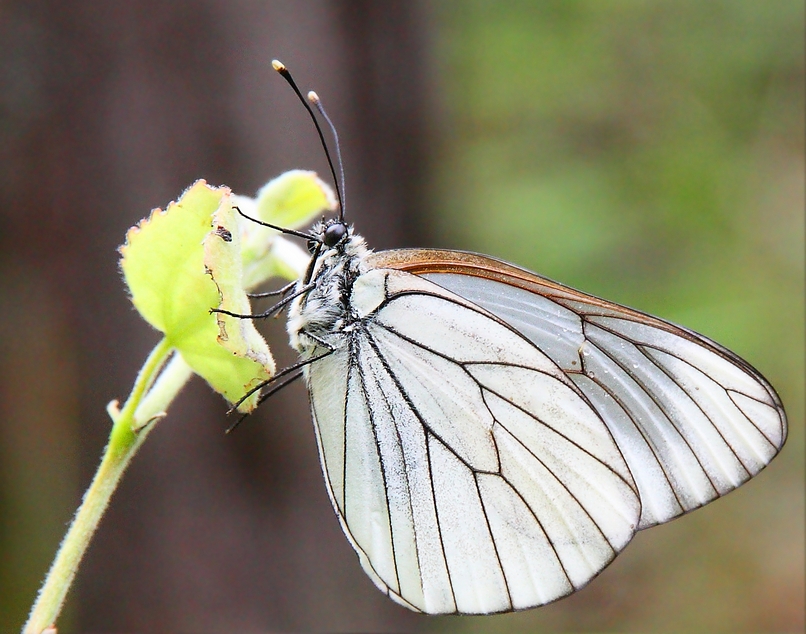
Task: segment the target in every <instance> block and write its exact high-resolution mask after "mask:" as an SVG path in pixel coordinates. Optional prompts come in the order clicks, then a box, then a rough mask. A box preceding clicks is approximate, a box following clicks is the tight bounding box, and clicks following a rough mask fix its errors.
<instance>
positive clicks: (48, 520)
mask: <svg viewBox="0 0 806 634" xmlns="http://www.w3.org/2000/svg"><path fill="white" fill-rule="evenodd" d="M419 6H420V5H419V4H417V3H380V2H378V3H373V2H368V1H365V2H325V1H321V2H306V3H299V2H291V1H287V2H272V3H257V2H251V3H247V2H240V3H232V2H224V1H222V0H216V1H208V2H204V3H201V2H187V1H186V2H170V3H165V2H154V1H146V0H144V1H140V2H132V3H93V2H71V3H53V2H35V1H34V2H31V1H28V2H16V3H7V4H6V6H5V7H4V9H3V15H2V17H0V19H2V23H0V34H2V35H3V38H4V42H5V46H4V53H3V57H4V69H5V70H4V72H5V73H6V74H7V80H8V81H4V82H3V83H4V85H6V87H5V88H4V93H5V95H4V96H3V97H2V99H3V104H4V108H3V121H4V123H3V126H2V130H0V132H2V134H3V143H2V148H1V149H0V152H2V154H0V156H2V161H3V169H2V179H3V180H2V182H0V196H2V198H1V199H0V203H2V213H3V225H2V226H3V229H2V230H0V267H2V269H1V270H0V279H2V281H3V287H2V288H3V292H2V304H0V307H2V308H3V311H2V313H3V316H2V318H1V319H2V321H0V326H2V329H3V338H2V341H3V355H4V360H3V363H4V366H5V368H6V369H5V370H4V371H3V373H2V375H0V386H2V389H3V394H2V395H3V411H2V414H3V421H4V422H3V427H2V431H0V443H2V446H3V448H2V449H0V459H2V460H3V465H5V466H3V469H2V471H0V475H2V478H3V479H2V481H0V483H2V486H3V496H2V498H0V505H2V506H0V515H2V518H3V519H2V522H3V524H2V526H3V531H2V533H0V539H2V540H3V543H2V544H0V546H2V548H3V550H4V551H5V550H8V551H9V552H11V551H12V550H14V549H16V551H15V552H16V555H15V557H13V558H12V559H10V560H9V561H10V562H11V566H10V567H9V566H6V565H5V564H4V566H2V567H3V568H5V570H4V571H3V572H0V594H3V595H4V596H6V597H7V599H0V601H3V602H4V603H3V608H4V609H3V610H0V612H2V613H8V615H9V616H8V619H9V620H8V622H5V621H3V622H0V629H2V630H3V631H5V630H12V629H13V628H17V627H19V625H20V624H21V623H22V620H23V616H24V610H25V609H27V607H28V605H30V602H31V601H32V600H33V598H34V592H35V589H36V584H37V583H38V582H39V580H40V579H41V575H42V574H43V573H44V571H45V569H46V567H47V565H48V563H49V560H50V558H51V557H52V555H53V553H54V552H55V549H56V547H57V545H58V539H59V536H60V534H61V532H62V531H63V527H64V523H65V522H67V521H68V520H69V517H70V514H71V513H72V511H73V510H74V509H75V507H76V506H77V504H78V502H79V499H80V495H81V490H83V488H84V487H85V486H86V485H87V483H88V482H89V479H90V477H91V475H92V472H93V471H94V468H95V466H96V464H97V460H98V458H99V456H100V453H101V449H102V447H103V445H104V443H105V440H106V436H107V434H108V430H109V425H110V423H109V421H108V419H107V417H106V414H105V412H104V405H105V404H106V402H107V401H109V400H111V399H112V398H121V399H123V398H125V397H126V396H127V392H128V389H129V388H130V386H131V384H132V381H133V380H134V376H135V372H136V370H137V368H138V367H139V366H140V364H141V363H142V362H143V360H144V359H145V357H146V355H147V353H148V351H149V350H150V348H151V347H152V346H153V345H154V344H155V343H156V341H157V339H158V337H157V335H156V333H154V332H150V331H149V329H148V327H147V326H146V325H145V323H143V322H142V320H141V319H140V318H139V317H138V316H137V315H136V314H135V313H134V312H133V311H132V309H131V305H130V303H129V302H128V300H127V298H126V296H125V292H124V290H123V286H122V284H121V282H120V275H119V273H118V270H117V254H116V252H115V249H116V247H117V246H118V245H119V244H120V243H121V242H122V239H123V236H124V233H125V231H126V229H127V228H128V226H129V225H131V224H134V223H135V222H136V221H137V220H138V219H139V218H140V217H142V216H145V215H147V213H148V211H149V210H150V209H151V208H152V207H156V206H163V207H164V205H165V204H166V203H167V202H168V201H169V200H171V199H174V198H176V197H177V196H178V194H179V193H180V192H181V191H182V189H183V188H184V187H186V186H187V185H189V184H190V183H191V182H193V181H194V180H195V179H197V178H205V179H207V180H208V182H212V183H214V184H220V183H224V184H227V185H229V186H231V187H232V188H233V189H235V190H236V191H238V192H241V193H244V194H252V193H253V192H254V191H255V190H256V189H257V188H258V187H259V186H260V185H261V184H263V183H264V182H265V181H266V180H268V179H269V178H270V177H272V176H273V175H276V174H277V173H279V172H281V171H284V170H286V169H290V168H295V167H303V168H313V169H316V170H317V171H319V173H320V174H322V175H323V176H325V175H327V174H328V171H327V166H326V163H325V161H324V157H323V155H322V152H321V149H320V148H319V146H318V142H317V139H316V136H315V132H314V130H313V129H312V127H311V126H310V122H309V121H308V119H307V115H306V113H305V112H304V111H303V109H302V107H301V106H300V105H299V103H298V102H297V101H296V100H295V97H294V96H293V93H291V91H290V90H289V89H288V87H287V86H286V85H285V83H284V82H283V81H282V80H281V79H280V78H279V77H277V76H276V75H275V74H274V73H273V72H272V70H271V67H270V65H269V62H270V60H271V58H272V57H278V58H280V59H282V60H283V61H284V62H285V63H286V64H287V65H288V66H289V67H290V68H291V69H292V71H293V72H294V73H295V76H296V78H297V80H298V81H299V83H300V84H301V87H303V89H308V88H315V89H316V90H317V92H318V93H319V94H320V96H321V97H322V98H323V101H324V103H325V105H326V106H327V108H328V110H329V113H330V115H331V117H332V118H333V119H334V121H335V122H336V123H337V125H338V127H339V132H340V134H341V140H342V144H343V146H342V149H343V153H344V157H345V167H346V171H347V199H348V209H347V213H348V218H349V219H350V220H351V221H354V222H356V224H357V225H358V228H359V231H360V232H361V233H363V234H364V235H365V236H366V237H367V238H368V240H369V242H370V244H372V245H373V246H376V247H390V246H402V245H404V244H405V245H414V244H416V243H417V242H419V241H420V240H421V239H423V236H422V235H421V234H422V231H421V228H420V227H421V225H420V223H419V221H420V220H421V219H422V218H423V217H425V214H426V213H427V209H426V203H425V197H424V195H423V191H424V173H425V166H426V151H425V143H424V138H423V131H424V130H425V127H426V124H425V122H426V118H427V116H428V111H429V106H428V96H427V91H426V89H425V84H426V83H427V82H426V81H425V75H426V74H425V73H424V71H423V69H424V68H425V63H426V61H427V59H428V50H427V41H428V38H427V36H426V34H425V33H424V29H425V24H424V22H425V20H424V18H423V16H422V15H421V14H420V10H419ZM266 331H267V334H268V336H269V338H270V344H271V346H272V349H273V350H275V351H277V352H278V357H279V362H280V363H281V364H282V363H284V362H290V361H291V360H292V359H293V356H292V354H291V352H290V351H288V350H287V347H286V344H285V334H284V328H283V324H282V321H274V322H272V323H270V324H269V325H268V328H267V329H266ZM225 410H226V406H225V404H224V403H223V401H221V399H219V398H218V397H216V396H215V395H213V394H212V392H211V391H210V390H209V389H208V388H207V387H206V386H205V385H204V384H203V383H202V382H201V381H199V380H194V382H193V383H192V384H191V385H190V386H189V387H188V388H187V389H186V391H185V392H184V393H183V394H182V396H181V397H180V399H179V400H178V401H177V403H176V404H175V405H174V407H173V408H172V409H171V412H170V415H169V417H168V418H167V419H166V420H164V421H163V422H161V423H160V426H159V428H158V429H157V430H156V431H155V432H154V433H153V435H152V436H151V437H150V439H149V442H147V443H146V445H145V447H144V448H143V449H142V451H141V454H140V455H138V456H137V457H136V459H135V461H134V463H133V465H132V467H131V469H130V471H129V472H128V473H127V474H126V476H125V477H124V482H123V484H122V486H121V488H120V490H119V491H118V493H117V494H116V496H115V498H114V499H113V502H112V506H111V509H110V511H109V513H108V515H107V516H106V517H105V518H104V520H103V522H102V524H101V527H100V530H99V533H98V535H97V537H96V540H95V542H94V543H93V545H92V546H91V548H90V551H89V553H88V556H87V559H86V560H85V562H84V564H83V566H82V569H81V570H80V572H79V577H78V583H77V588H76V589H75V590H74V592H73V594H72V595H71V596H70V597H69V598H68V605H69V608H68V613H67V616H68V619H72V627H73V628H74V629H76V630H78V631H144V632H145V631H209V632H215V631H229V632H232V631H268V630H300V629H302V630H307V629H315V630H328V631H331V630H333V631H335V630H345V629H346V630H350V629H361V630H384V629H387V630H412V629H414V628H416V627H417V624H418V621H417V620H416V617H414V616H412V615H411V614H410V613H409V612H408V611H406V610H404V609H403V608H399V607H397V606H396V605H394V604H393V603H392V602H391V601H389V600H388V599H386V598H385V597H383V595H381V594H380V593H379V592H377V591H376V590H375V589H374V587H373V586H372V583H371V582H370V580H369V579H368V578H367V577H366V576H365V575H364V574H363V572H362V571H361V569H360V567H359V565H358V562H357V560H356V557H355V555H354V554H353V552H352V549H351V548H350V547H349V545H348V543H347V541H346V540H345V539H344V537H343V536H342V534H341V530H340V528H339V525H338V522H337V520H336V518H335V516H334V514H333V511H332V509H331V506H330V502H329V500H328V498H327V495H326V492H325V488H324V485H323V483H322V477H321V471H320V467H319V462H318V457H317V453H316V446H315V440H314V437H313V430H312V426H311V421H310V417H309V413H308V404H307V397H306V395H305V393H304V389H303V388H302V386H301V384H298V385H295V386H294V387H290V388H288V389H287V390H285V391H284V393H283V394H281V395H279V396H278V397H276V398H273V399H272V400H271V402H270V403H269V404H268V405H267V406H265V407H264V408H263V410H262V411H261V412H260V414H258V415H256V416H254V417H252V418H251V419H249V421H248V424H246V425H244V426H243V427H242V428H241V429H240V430H239V432H238V433H236V434H234V436H232V437H225V436H224V434H223V430H224V428H225V427H226V425H227V421H226V420H225V417H224V412H225ZM20 456H24V458H21V457H20ZM10 518H14V519H13V520H12V519H10ZM12 587H13V588H15V591H14V592H12V591H11V589H12ZM12 595H13V596H12ZM6 601H7V602H8V603H6ZM6 608H7V609H6ZM2 618H3V619H5V618H6V617H2ZM70 622H71V621H70V620H68V621H65V624H68V623H70Z"/></svg>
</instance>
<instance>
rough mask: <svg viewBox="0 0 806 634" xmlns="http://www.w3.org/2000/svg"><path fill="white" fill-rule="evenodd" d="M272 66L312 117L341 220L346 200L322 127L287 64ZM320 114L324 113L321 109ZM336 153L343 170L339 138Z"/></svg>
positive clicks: (274, 61)
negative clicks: (333, 187)
mask: <svg viewBox="0 0 806 634" xmlns="http://www.w3.org/2000/svg"><path fill="white" fill-rule="evenodd" d="M271 65H272V68H274V70H276V71H277V72H278V73H280V75H282V77H283V79H285V80H286V81H287V82H288V85H289V86H291V88H293V90H294V92H295V93H296V95H297V97H299V100H300V101H301V102H302V105H303V106H305V109H306V110H307V111H308V114H309V115H311V120H312V121H313V124H314V126H316V132H317V133H318V134H319V141H321V143H322V149H324V151H325V156H326V157H327V164H328V165H329V166H330V174H331V175H332V176H333V183H334V184H335V185H336V196H337V197H338V199H339V219H340V220H341V219H342V218H343V217H344V199H343V198H342V186H341V184H340V182H339V179H338V178H337V177H336V168H335V167H333V160H332V159H331V158H330V150H328V149H327V143H326V142H325V135H324V133H323V132H322V127H321V126H320V125H319V121H317V119H316V115H315V114H314V113H313V110H312V109H311V106H310V105H309V104H308V100H307V99H305V97H303V96H302V93H301V92H300V90H299V88H298V87H297V83H296V82H295V81H294V78H293V77H292V76H291V73H290V72H289V71H288V69H287V68H286V67H285V64H283V63H282V62H281V61H280V60H277V59H274V60H272V62H271ZM315 94H316V93H314V95H315ZM320 112H322V110H321V107H320ZM325 119H326V120H327V122H328V124H329V125H330V129H331V130H332V131H333V136H334V137H336V130H335V128H334V127H333V124H332V123H331V122H330V119H328V118H327V115H325ZM336 152H337V153H338V157H339V167H340V168H341V152H340V151H339V142H338V137H336ZM341 172H342V178H343V177H344V170H343V169H341Z"/></svg>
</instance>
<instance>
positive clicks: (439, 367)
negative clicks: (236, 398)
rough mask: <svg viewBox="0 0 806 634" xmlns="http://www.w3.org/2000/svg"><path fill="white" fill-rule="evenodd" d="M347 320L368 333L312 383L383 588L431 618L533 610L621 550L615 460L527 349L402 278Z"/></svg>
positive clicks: (624, 498)
mask: <svg viewBox="0 0 806 634" xmlns="http://www.w3.org/2000/svg"><path fill="white" fill-rule="evenodd" d="M351 306H352V307H353V308H354V309H355V310H357V311H358V312H359V313H361V314H363V315H365V316H366V319H364V320H363V321H362V322H361V326H360V327H358V328H356V329H355V330H354V331H353V332H352V333H351V334H350V336H349V337H348V344H347V345H345V346H343V347H341V348H337V349H336V350H335V351H334V352H333V353H332V354H330V355H328V356H327V357H325V358H323V359H321V360H318V361H316V362H314V363H312V364H311V365H310V367H309V369H308V385H309V391H310V396H311V404H312V411H313V416H314V421H315V426H316V430H317V436H318V439H319V448H320V456H321V459H322V465H323V470H324V473H325V476H326V480H327V482H328V488H329V492H330V495H331V499H332V501H333V504H334V508H335V509H336V512H337V514H338V515H339V518H340V521H341V523H342V527H343V529H344V531H345V533H346V534H347V536H348V538H349V539H350V542H351V544H352V545H353V547H354V548H355V550H356V552H357V553H358V555H359V559H360V561H361V564H362V566H363V567H364V569H365V571H366V572H367V573H368V574H369V576H370V577H371V578H372V579H373V581H374V582H375V583H376V585H377V586H378V587H379V588H381V590H383V591H384V592H386V593H387V594H388V595H389V596H391V597H392V598H394V599H396V600H397V601H398V602H400V603H402V604H404V605H406V606H407V607H410V608H412V609H415V610H419V611H422V612H428V613H434V614H444V613H457V612H458V613H464V614H482V613H491V612H501V611H508V610H513V609H520V608H527V607H534V606H537V605H542V604H545V603H548V602H550V601H553V600H555V599H557V598H560V597H562V596H565V595H566V594H569V593H571V592H573V591H574V590H575V589H578V588H579V587H581V586H582V585H584V584H585V583H587V582H588V581H589V580H590V579H591V578H593V577H594V576H595V575H596V574H597V573H598V572H599V571H600V570H602V569H603V568H604V567H605V566H606V565H607V564H608V563H609V562H610V561H611V560H612V559H613V558H614V557H615V555H616V554H617V553H618V552H619V551H620V550H621V549H622V548H623V547H624V546H625V545H626V544H627V543H628V542H629V540H630V539H631V538H632V536H633V534H634V532H635V530H636V528H637V526H638V522H639V518H640V513H641V505H640V501H639V497H638V491H637V488H636V485H635V483H634V481H633V478H632V476H631V474H630V471H629V469H628V467H627V464H626V463H625V461H624V458H623V457H622V454H621V451H620V450H619V448H618V446H617V445H616V442H615V441H614V439H613V436H612V435H611V433H610V431H609V430H608V427H607V426H606V425H605V424H604V422H603V420H602V417H601V415H600V413H599V412H597V410H596V409H595V408H594V407H593V406H592V405H591V402H590V401H589V399H588V398H586V397H585V395H584V392H583V391H582V390H581V389H580V388H579V387H578V386H577V385H576V384H575V383H574V382H573V381H572V380H570V379H569V378H568V377H567V376H566V373H565V372H563V370H562V369H561V367H560V366H558V364H557V363H556V362H555V361H553V360H552V359H551V358H550V357H549V356H548V355H546V354H545V353H544V352H542V351H541V350H539V348H538V347H537V346H536V345H534V344H533V343H532V342H531V341H530V340H529V339H528V338H526V337H524V336H523V335H521V334H520V333H518V332H517V331H516V330H514V329H513V328H511V327H510V326H508V325H507V324H506V323H504V322H503V321H502V320H500V319H498V318H497V317H495V316H494V315H492V314H491V313H490V312H488V311H487V310H485V309H483V308H480V307H479V306H477V305H475V304H473V303H471V302H468V301H466V300H463V299H462V298H461V297H459V296H458V295H456V294H454V293H451V292H449V291H446V290H444V289H443V288H441V287H440V286H438V285H436V284H433V283H431V282H429V281H427V280H424V279H422V278H421V277H418V276H416V275H411V274H408V273H405V272H401V271H394V270H389V269H376V270H371V271H370V272H369V273H365V274H364V275H362V276H361V277H360V278H359V279H358V280H357V281H356V282H355V284H354V286H353V294H352V297H351Z"/></svg>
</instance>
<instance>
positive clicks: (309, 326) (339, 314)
mask: <svg viewBox="0 0 806 634" xmlns="http://www.w3.org/2000/svg"><path fill="white" fill-rule="evenodd" d="M369 254H370V250H369V249H367V248H366V246H365V244H364V239H363V238H361V237H360V236H355V235H350V236H348V237H347V239H346V240H345V241H344V242H343V243H341V244H339V245H337V246H336V247H333V248H329V249H327V250H326V251H325V252H324V253H321V254H320V255H319V257H318V258H317V261H316V262H315V264H314V269H313V275H312V277H311V281H310V282H309V283H308V284H305V282H304V280H300V281H299V282H297V286H296V288H295V289H294V290H295V292H300V291H302V289H304V288H305V287H306V286H313V288H311V290H310V291H308V292H307V293H303V294H302V295H300V297H298V298H297V299H296V300H294V302H293V303H292V304H291V306H290V308H289V311H288V326H287V328H288V334H289V337H290V342H291V345H292V346H293V348H294V349H295V350H296V351H297V352H299V353H300V355H301V356H302V357H303V358H307V357H309V356H311V355H312V354H313V351H314V350H315V349H316V348H323V347H324V348H327V347H330V348H332V349H337V348H340V347H341V346H343V345H344V344H345V328H347V327H348V326H350V324H352V323H353V322H354V321H356V319H358V317H357V316H356V315H353V314H352V311H351V309H350V295H351V293H352V287H353V283H354V282H355V280H356V279H357V278H358V277H359V276H360V275H361V274H362V273H364V272H365V270H366V266H365V264H364V260H365V259H366V257H367V256H368V255H369Z"/></svg>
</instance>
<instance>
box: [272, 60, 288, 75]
mask: <svg viewBox="0 0 806 634" xmlns="http://www.w3.org/2000/svg"><path fill="white" fill-rule="evenodd" d="M271 67H272V68H273V69H274V70H276V71H277V72H278V73H281V72H283V71H284V70H285V64H283V63H282V62H281V61H280V60H279V59H273V60H271Z"/></svg>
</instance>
